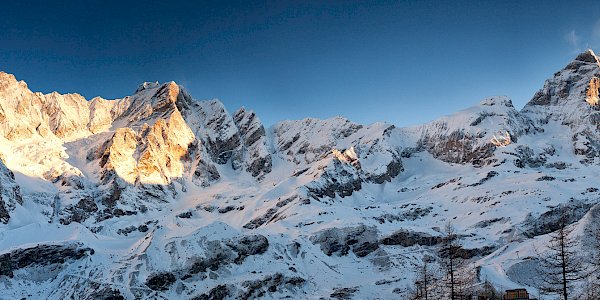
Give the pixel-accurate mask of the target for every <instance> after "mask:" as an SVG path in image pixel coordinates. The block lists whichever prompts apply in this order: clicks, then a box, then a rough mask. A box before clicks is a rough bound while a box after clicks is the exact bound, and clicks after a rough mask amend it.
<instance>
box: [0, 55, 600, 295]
mask: <svg viewBox="0 0 600 300" xmlns="http://www.w3.org/2000/svg"><path fill="white" fill-rule="evenodd" d="M599 94H600V63H599V60H598V57H597V56H596V55H595V54H594V53H593V52H592V51H591V50H589V51H587V52H585V53H582V54H580V55H579V56H577V58H576V59H575V60H574V61H573V62H571V63H569V64H568V65H567V66H566V67H565V68H564V69H562V70H560V71H559V72H557V73H556V74H555V75H554V76H553V77H552V78H550V79H549V80H547V81H546V83H545V84H544V86H543V88H542V89H541V90H540V91H539V92H537V93H536V94H535V96H534V97H533V99H532V100H531V101H530V102H529V103H528V104H527V105H526V106H525V107H524V108H523V109H522V110H521V111H519V110H517V109H516V108H515V107H514V106H513V104H512V102H511V100H510V99H508V98H507V97H504V96H502V97H490V98H487V99H484V100H483V101H482V102H481V103H479V104H478V105H476V106H473V107H470V108H467V109H465V110H463V111H460V112H457V113H455V114H452V115H449V116H444V117H441V118H439V119H437V120H434V121H432V122H430V123H427V124H424V125H421V126H415V127H410V128H398V127H395V126H394V125H391V124H385V123H376V124H371V125H361V124H356V123H354V122H352V121H350V120H347V119H344V118H341V117H336V118H331V119H326V120H318V119H311V118H307V119H304V120H293V121H283V122H280V123H278V124H276V125H274V126H272V127H270V128H265V126H264V125H263V124H262V123H261V121H260V118H259V116H258V115H257V114H256V113H255V112H253V111H252V110H250V109H247V108H240V109H238V110H237V111H236V112H234V113H232V114H231V113H229V112H228V111H227V109H226V108H225V107H224V105H223V104H222V103H221V102H219V101H218V100H208V101H198V100H195V99H193V98H192V96H191V95H190V94H189V93H188V92H186V90H185V89H184V88H183V87H181V86H179V85H177V84H176V83H174V82H169V83H164V84H160V83H149V82H147V83H143V84H142V85H140V87H139V88H138V89H137V90H136V91H135V93H134V94H133V95H131V96H128V97H125V98H122V99H114V100H106V99H102V98H99V97H97V98H94V99H91V100H87V99H85V98H84V97H82V96H80V95H78V94H66V95H61V94H59V93H56V92H53V93H50V94H42V93H39V92H32V91H30V90H29V88H28V86H27V84H26V83H25V82H23V81H17V79H16V78H15V76H13V75H11V74H7V73H3V72H0V157H1V159H2V160H1V163H0V222H1V223H0V290H2V293H0V299H21V298H23V297H25V298H27V299H29V298H31V299H63V298H73V299H120V298H125V299H156V298H159V299H224V298H225V299H228V298H232V299H238V298H239V299H252V298H263V297H264V298H282V297H291V298H296V299H306V298H308V299H314V298H321V297H323V298H329V297H332V298H337V299H345V298H344V297H346V298H350V297H355V298H356V299H391V298H402V297H405V296H406V290H407V287H408V286H409V285H410V284H411V282H412V281H413V278H414V276H415V274H414V273H415V272H414V266H415V264H416V263H418V262H420V261H421V260H422V259H423V257H425V256H428V255H432V256H435V253H436V243H438V242H439V239H440V237H441V236H442V232H441V231H442V229H443V228H444V226H445V224H447V223H448V222H452V223H453V224H454V226H455V227H456V228H457V231H458V232H460V233H461V236H463V237H464V238H463V248H464V251H465V253H466V254H465V256H466V258H468V259H469V260H470V262H471V263H472V264H473V266H474V267H476V268H477V269H478V270H479V271H478V277H479V280H481V281H483V280H486V279H487V280H489V281H490V282H491V283H492V284H495V285H496V286H498V287H502V288H518V287H525V288H528V289H530V290H531V291H534V289H532V288H534V285H535V282H534V281H532V279H531V278H528V277H527V276H522V274H523V272H524V271H523V270H527V268H531V264H532V263H531V260H530V258H531V257H532V256H533V255H534V252H533V249H534V247H537V248H540V247H543V244H544V242H545V241H546V240H547V238H548V233H550V232H552V231H553V230H554V229H556V222H557V214H558V212H559V210H561V209H565V208H568V209H569V211H570V212H571V214H570V215H569V216H570V219H569V220H570V222H571V223H573V224H574V225H573V226H576V227H577V228H578V229H579V230H580V232H583V230H584V229H585V228H586V227H587V226H590V224H592V223H594V222H595V219H594V218H593V217H591V214H594V211H596V210H598V209H600V208H599V207H597V206H596V205H597V204H598V202H599V200H600V192H599V190H598V189H597V188H596V186H597V178H598V176H599V175H600V168H598V164H600V159H599V157H600V134H599V130H600V111H599V108H600V106H599V104H598V102H599V100H598V99H599V98H598V97H599ZM595 214H597V213H595ZM111 297H112V298H111Z"/></svg>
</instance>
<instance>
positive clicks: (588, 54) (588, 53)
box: [575, 49, 600, 64]
mask: <svg viewBox="0 0 600 300" xmlns="http://www.w3.org/2000/svg"><path fill="white" fill-rule="evenodd" d="M575 60H578V61H582V62H588V63H597V64H600V59H598V56H596V54H595V53H594V51H593V50H592V49H587V50H585V51H584V52H582V53H580V54H579V55H577V57H575Z"/></svg>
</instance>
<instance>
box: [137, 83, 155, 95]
mask: <svg viewBox="0 0 600 300" xmlns="http://www.w3.org/2000/svg"><path fill="white" fill-rule="evenodd" d="M159 85H160V83H159V82H158V81H155V82H150V81H146V82H143V83H142V84H140V85H139V86H138V88H137V89H136V90H135V93H139V92H141V91H144V90H148V89H153V88H157V87H158V86H159Z"/></svg>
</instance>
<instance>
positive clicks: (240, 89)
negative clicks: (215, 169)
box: [0, 1, 600, 126]
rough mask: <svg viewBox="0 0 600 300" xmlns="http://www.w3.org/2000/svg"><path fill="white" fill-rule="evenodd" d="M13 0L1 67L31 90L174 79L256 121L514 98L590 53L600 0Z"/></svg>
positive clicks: (112, 91)
mask: <svg viewBox="0 0 600 300" xmlns="http://www.w3.org/2000/svg"><path fill="white" fill-rule="evenodd" d="M11 2H12V3H3V5H2V9H1V10H0V70H2V71H6V72H8V73H12V74H15V76H16V77H17V78H18V79H22V80H25V81H27V83H28V84H29V87H30V89H32V90H33V91H42V92H51V91H54V90H56V91H58V92H61V93H67V92H77V93H80V94H82V95H83V96H85V97H86V98H88V99H91V98H92V97H94V96H102V97H104V98H109V99H111V98H120V97H123V96H126V95H130V94H132V93H133V92H134V91H135V89H136V87H137V86H138V85H139V84H140V83H141V82H143V81H160V82H165V81H170V80H174V81H176V82H177V83H179V84H182V85H183V86H185V87H186V88H187V89H188V90H189V91H190V93H191V94H192V95H193V96H194V98H196V99H212V98H218V99H220V100H221V101H223V102H224V103H225V105H226V106H227V108H228V110H229V111H230V112H233V111H235V110H236V109H237V108H238V107H240V106H245V107H247V108H252V109H254V110H255V111H256V112H257V114H258V115H259V117H260V118H261V119H262V120H263V121H264V123H265V124H266V125H272V124H274V123H275V122H277V121H280V120H284V119H302V118H305V117H317V118H327V117H331V116H337V115H341V116H344V117H347V118H349V119H351V120H353V121H356V122H359V123H372V122H377V121H386V122H389V123H392V124H396V125H399V126H408V125H414V124H420V123H423V122H426V121H429V120H432V119H435V118H437V117H439V116H441V115H445V114H450V113H452V112H454V111H457V110H460V109H463V108H466V107H468V106H471V105H474V104H476V103H477V102H479V101H480V100H481V99H482V98H484V97H487V96H492V95H507V96H509V97H511V98H512V99H513V103H514V104H515V106H516V107H517V108H521V107H522V106H523V105H524V104H525V103H526V102H527V101H528V100H529V99H530V98H531V97H532V96H533V94H534V93H535V91H536V90H538V89H539V88H540V87H541V86H542V85H543V82H544V80H545V79H546V78H549V77H551V76H552V74H554V72H556V71H558V70H559V69H560V68H562V67H563V66H564V65H566V64H567V63H568V62H569V61H570V60H571V59H573V58H574V57H575V56H576V54H577V53H578V52H580V51H583V50H585V49H586V48H595V49H596V50H598V51H599V52H600V1H375V2H371V3H368V4H367V3H365V1H331V2H325V1H274V2H258V1H239V2H238V1H204V2H198V3H194V4H192V3H191V2H192V1H156V2H153V1H144V2H137V3H136V2H133V1H132V2H127V4H124V3H121V1H73V2H68V1H56V2H52V3H51V2H49V1H39V2H35V1H30V2H28V3H24V1H11ZM123 2H125V1H123Z"/></svg>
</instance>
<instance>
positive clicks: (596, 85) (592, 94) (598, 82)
mask: <svg viewBox="0 0 600 300" xmlns="http://www.w3.org/2000/svg"><path fill="white" fill-rule="evenodd" d="M599 93H600V78H598V77H593V78H592V79H590V84H589V86H588V89H587V91H586V97H585V101H586V102H587V103H589V104H590V105H592V106H598V101H599V100H600V98H598V94H599Z"/></svg>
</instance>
